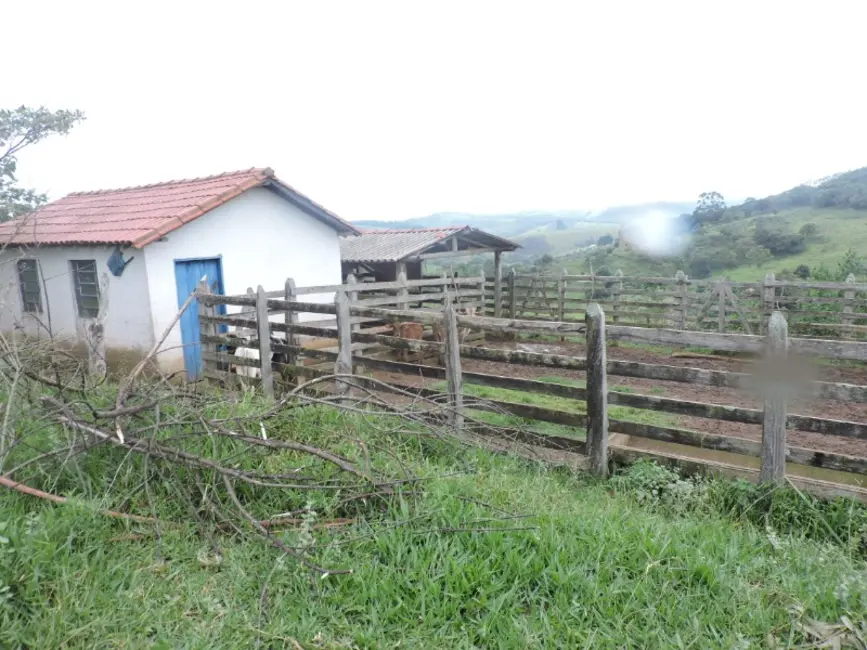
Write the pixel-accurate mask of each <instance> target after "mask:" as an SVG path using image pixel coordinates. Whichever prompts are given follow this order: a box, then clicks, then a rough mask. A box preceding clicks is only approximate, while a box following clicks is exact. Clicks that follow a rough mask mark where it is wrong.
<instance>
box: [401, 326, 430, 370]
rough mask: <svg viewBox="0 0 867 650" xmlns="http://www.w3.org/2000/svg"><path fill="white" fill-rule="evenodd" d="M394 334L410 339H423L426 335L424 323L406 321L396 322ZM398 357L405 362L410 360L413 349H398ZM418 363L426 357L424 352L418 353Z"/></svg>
mask: <svg viewBox="0 0 867 650" xmlns="http://www.w3.org/2000/svg"><path fill="white" fill-rule="evenodd" d="M394 335H395V336H396V337H398V338H401V339H410V340H416V341H421V340H422V337H423V336H424V325H422V324H421V323H413V322H404V323H395V324H394ZM397 352H398V355H397V357H398V359H400V360H401V361H403V362H404V363H406V362H408V361H409V354H410V352H411V350H398V351H397ZM417 355H418V356H417V357H416V359H417V363H421V362H422V361H423V359H424V352H418V353H417Z"/></svg>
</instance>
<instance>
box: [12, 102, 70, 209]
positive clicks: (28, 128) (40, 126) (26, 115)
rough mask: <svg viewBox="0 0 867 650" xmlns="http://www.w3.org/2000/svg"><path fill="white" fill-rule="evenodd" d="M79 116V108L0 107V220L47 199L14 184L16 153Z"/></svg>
mask: <svg viewBox="0 0 867 650" xmlns="http://www.w3.org/2000/svg"><path fill="white" fill-rule="evenodd" d="M83 119H84V114H83V113H82V112H81V111H64V110H61V111H50V110H48V109H47V108H45V107H42V106H40V107H39V108H29V107H27V106H19V107H18V108H15V109H11V110H9V109H4V110H0V221H8V220H9V219H12V218H13V217H17V216H18V215H21V214H26V213H27V212H30V211H31V210H34V209H35V208H37V207H39V206H40V205H42V204H43V203H45V201H46V200H47V197H46V196H45V195H44V194H39V193H38V192H36V191H35V190H31V189H26V188H23V187H17V186H16V184H17V179H16V178H15V173H16V171H17V168H18V158H17V156H18V153H19V152H20V151H21V150H22V149H24V148H25V147H27V146H29V145H32V144H36V143H37V142H39V141H41V140H44V139H45V138H47V137H49V136H50V135H54V134H58V135H66V134H67V133H69V130H70V129H71V128H72V127H73V126H75V125H76V124H77V123H78V122H80V121H81V120H83Z"/></svg>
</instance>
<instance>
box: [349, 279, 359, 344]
mask: <svg viewBox="0 0 867 650" xmlns="http://www.w3.org/2000/svg"><path fill="white" fill-rule="evenodd" d="M357 283H358V280H356V279H355V274H354V273H350V274H349V275H347V276H346V284H347V286H349V287H351V286H352V285H354V284H357ZM346 295H347V297H348V298H349V304H350V305H355V304H358V292H357V291H350V290H349V289H347V291H346ZM360 329H361V323H355V325H353V326H352V328H351V331H353V332H357V331H359V330H360Z"/></svg>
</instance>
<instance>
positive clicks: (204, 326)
mask: <svg viewBox="0 0 867 650" xmlns="http://www.w3.org/2000/svg"><path fill="white" fill-rule="evenodd" d="M196 293H197V294H198V295H199V296H207V295H210V293H211V287H210V286H209V285H208V282H207V280H202V281H201V282H199V286H198V288H197V289H196ZM198 305H199V333H200V335H203V336H214V335H215V334H216V333H217V326H216V325H214V324H213V323H208V322H205V318H207V317H208V316H215V315H216V311H217V310H216V309H215V308H214V306H213V305H208V304H205V301H203V300H202V299H201V298H199V300H198ZM199 349H200V350H201V351H202V370H203V371H204V370H206V369H207V367H208V363H212V362H209V361H207V360H206V358H205V357H207V356H210V355H216V354H217V346H216V344H214V343H206V342H205V341H201V345H200V347H199ZM214 369H215V370H216V369H218V368H216V367H215V368H214Z"/></svg>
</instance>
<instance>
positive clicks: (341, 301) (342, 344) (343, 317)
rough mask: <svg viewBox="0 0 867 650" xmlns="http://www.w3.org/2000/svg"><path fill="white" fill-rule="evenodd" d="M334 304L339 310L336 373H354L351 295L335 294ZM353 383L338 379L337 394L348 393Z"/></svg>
mask: <svg viewBox="0 0 867 650" xmlns="http://www.w3.org/2000/svg"><path fill="white" fill-rule="evenodd" d="M334 305H335V307H336V311H337V341H338V348H337V359H336V360H335V361H334V374H335V375H352V321H351V318H350V314H349V296H347V295H346V293H345V292H342V291H341V292H338V293H336V294H335V295H334ZM350 392H351V384H350V383H349V382H347V381H341V380H338V381H337V394H338V395H348V394H349V393H350Z"/></svg>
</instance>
